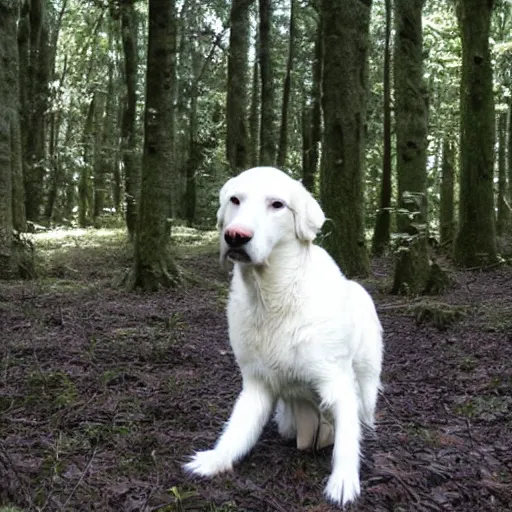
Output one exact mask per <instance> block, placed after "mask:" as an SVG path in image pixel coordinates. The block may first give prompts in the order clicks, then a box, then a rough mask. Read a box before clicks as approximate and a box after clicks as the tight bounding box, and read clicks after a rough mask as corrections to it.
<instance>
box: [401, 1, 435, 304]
mask: <svg viewBox="0 0 512 512" xmlns="http://www.w3.org/2000/svg"><path fill="white" fill-rule="evenodd" d="M423 4H424V0H396V1H395V34H396V36H395V37H396V38H395V55H394V76H395V98H396V99H395V103H396V106H395V120H396V123H395V128H396V152H397V176H398V195H399V200H398V214H397V229H398V234H399V238H398V240H399V247H398V257H397V262H396V268H395V279H394V284H393V292H394V293H399V292H400V293H411V294H415V293H419V292H422V291H423V290H424V289H425V287H426V285H427V281H428V278H429V274H430V263H429V257H428V236H427V234H428V229H427V212H428V209H427V126H428V102H427V91H426V87H425V85H424V83H423V30H422V20H421V12H422V9H423Z"/></svg>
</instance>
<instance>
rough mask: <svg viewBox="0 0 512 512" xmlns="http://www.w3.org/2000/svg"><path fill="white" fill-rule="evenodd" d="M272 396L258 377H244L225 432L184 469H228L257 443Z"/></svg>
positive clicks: (206, 471)
mask: <svg viewBox="0 0 512 512" xmlns="http://www.w3.org/2000/svg"><path fill="white" fill-rule="evenodd" d="M273 405H274V399H273V396H272V393H271V392H270V390H269V389H268V388H267V387H266V386H265V385H264V384H263V383H261V382H260V381H257V380H254V379H244V386H243V389H242V392H241V393H240V396H239V397H238V399H237V401H236V403H235V407H234V409H233V412H232V413H231V417H230V418H229V421H228V422H227V424H226V426H225V429H224V432H223V434H222V435H221V437H220V439H219V440H218V441H217V444H216V445H215V448H214V449H213V450H206V451H203V452H197V453H196V454H195V455H194V456H193V457H192V460H191V461H190V462H188V463H187V464H185V466H184V467H185V470H186V471H188V472H190V473H195V474H196V475H201V476H213V475H216V474H217V473H221V472H223V471H229V470H231V469H232V467H233V463H234V462H237V461H238V460H240V459H241V458H242V457H244V455H246V454H247V453H248V452H249V451H250V450H251V448H252V447H253V446H254V445H255V444H256V441H257V440H258V438H259V436H260V434H261V431H262V430H263V427H264V426H265V424H266V423H267V421H268V419H269V417H270V413H271V412H272V409H273Z"/></svg>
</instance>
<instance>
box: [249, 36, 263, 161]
mask: <svg viewBox="0 0 512 512" xmlns="http://www.w3.org/2000/svg"><path fill="white" fill-rule="evenodd" d="M256 53H258V49H257V45H256ZM252 69H253V71H252V86H251V108H250V112H249V162H248V164H249V165H250V166H251V167H256V166H257V165H258V162H259V147H260V144H259V132H260V77H259V73H260V68H259V64H258V59H257V58H255V59H254V64H253V67H252Z"/></svg>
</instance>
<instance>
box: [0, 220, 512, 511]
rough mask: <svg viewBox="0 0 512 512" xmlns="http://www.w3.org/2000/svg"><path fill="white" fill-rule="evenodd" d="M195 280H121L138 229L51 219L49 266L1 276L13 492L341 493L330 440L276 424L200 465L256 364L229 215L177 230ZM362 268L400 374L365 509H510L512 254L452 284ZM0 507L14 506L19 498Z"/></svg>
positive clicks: (152, 496) (248, 505)
mask: <svg viewBox="0 0 512 512" xmlns="http://www.w3.org/2000/svg"><path fill="white" fill-rule="evenodd" d="M175 236H176V237H177V244H178V246H179V247H178V248H177V257H178V261H179V264H180V265H181V266H182V268H183V269H184V270H185V271H186V273H187V275H188V277H189V279H188V282H187V283H188V284H187V285H185V286H184V287H182V288H181V289H179V290H176V291H161V292H157V293H152V294H145V293H133V292H126V291H123V290H122V289H121V288H120V287H119V286H117V283H118V282H119V281H120V280H121V279H120V278H121V277H122V273H123V270H124V269H126V268H128V266H129V261H130V254H129V248H128V245H127V244H126V242H125V241H124V238H123V236H122V234H121V231H113V230H99V231H92V230H90V231H62V232H53V233H48V234H42V235H36V236H35V239H36V245H37V248H38V258H39V265H40V267H41V269H42V276H41V277H40V278H38V279H36V280H32V281H13V282H3V283H1V284H0V338H1V342H0V355H1V357H0V503H1V504H3V505H4V506H7V505H8V504H10V505H16V506H17V507H19V508H20V509H21V510H26V511H28V510H47V511H53V510H63V511H74V510H76V511H87V510H95V511H105V512H107V511H123V512H135V511H141V512H148V511H161V512H164V511H167V512H171V511H192V510H196V511H211V512H214V511H217V512H219V511H225V512H227V511H234V510H239V511H255V512H265V511H280V512H294V511H309V512H327V511H330V510H335V508H334V507H332V506H330V505H328V504H326V502H325V500H324V499H323V496H322V490H323V487H324V485H325V482H326V478H327V476H328V474H329V471H330V449H325V450H322V451H320V452H318V453H301V452H298V451H297V450H296V449H295V448H294V446H293V445H292V444H290V443H287V442H284V441H283V440H282V439H280V438H279V436H278V434H277V431H276V428H275V426H274V425H273V424H270V425H269V426H268V427H267V428H266V429H265V431H264V433H263V435H262V437H261V439H260V441H259V442H258V444H257V446H256V448H255V449H254V450H253V452H252V453H251V454H250V456H248V457H247V458H246V459H245V460H244V461H243V462H241V463H240V464H238V465H237V466H236V467H235V471H234V472H233V473H232V474H229V475H225V476H220V477H217V478H215V479H213V480H210V481H208V480H200V479H194V478H190V477H187V476H186V475H185V474H184V473H183V471H182V469H181V464H182V463H183V462H184V461H185V460H186V459H187V456H188V455H190V454H192V453H193V452H194V450H197V449H204V448H207V447H211V446H212V444H213V443H214V441H215V439H216V438H217V436H218V434H219V431H220V429H221V428H222V425H223V422H224V421H225V420H226V419H227V418H228V415H229V413H230V411H231V408H232V406H233V402H234V400H235V397H236V395H237V393H238V391H239V388H240V377H239V374H238V370H237V367H236V365H235V363H234V360H233V357H232V354H231V351H230V348H229V344H228V341H227V326H226V319H225V313H224V307H225V303H226V298H227V282H228V281H227V275H226V274H225V273H224V271H222V270H221V268H220V266H219V264H218V259H217V254H216V244H215V234H214V233H203V234H202V233H199V232H195V231H193V230H186V229H181V230H177V231H176V235H175ZM205 239H206V241H205ZM390 274H391V266H390V262H389V261H386V260H381V261H376V262H374V264H373V275H372V278H371V279H369V280H367V281H364V282H363V284H364V285H365V286H367V288H368V289H369V290H370V292H371V293H372V295H373V297H374V299H375V301H376V303H377V307H378V311H379V314H380V317H381V320H382V323H383V326H384V330H385V344H386V355H385V363H384V370H383V382H384V391H383V393H382V395H381V397H380V399H379V404H378V421H377V430H376V433H375V434H372V435H370V436H367V437H366V439H365V441H364V448H363V455H364V461H363V465H362V469H361V477H362V495H361V498H360V500H359V501H358V502H357V504H356V505H354V506H352V507H351V510H354V511H411V512H418V511H438V510H439V511H441V510H446V511H452V510H453V511H472V512H478V511H485V512H488V511H494V510H497V511H504V510H511V506H512V505H511V504H512V268H511V267H510V266H508V267H507V266H503V267H499V268H494V269H492V270H489V271H486V272H482V271H479V272H456V271H451V275H452V277H453V279H454V281H455V286H454V287H453V288H452V289H451V290H450V291H449V292H448V293H446V294H445V295H443V296H441V297H418V298H414V299H410V298H407V299H406V298H404V297H396V296H391V295H389V294H388V293H387V291H388V289H389V285H390ZM0 510H12V509H10V508H2V507H1V506H0Z"/></svg>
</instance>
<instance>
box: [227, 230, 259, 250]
mask: <svg viewBox="0 0 512 512" xmlns="http://www.w3.org/2000/svg"><path fill="white" fill-rule="evenodd" d="M251 239H252V236H248V235H245V234H241V233H238V232H236V231H235V232H231V233H230V232H226V233H224V240H226V243H227V244H228V245H229V247H233V248H235V249H236V248H237V247H242V245H245V244H246V243H247V242H249V241H250V240H251Z"/></svg>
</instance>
